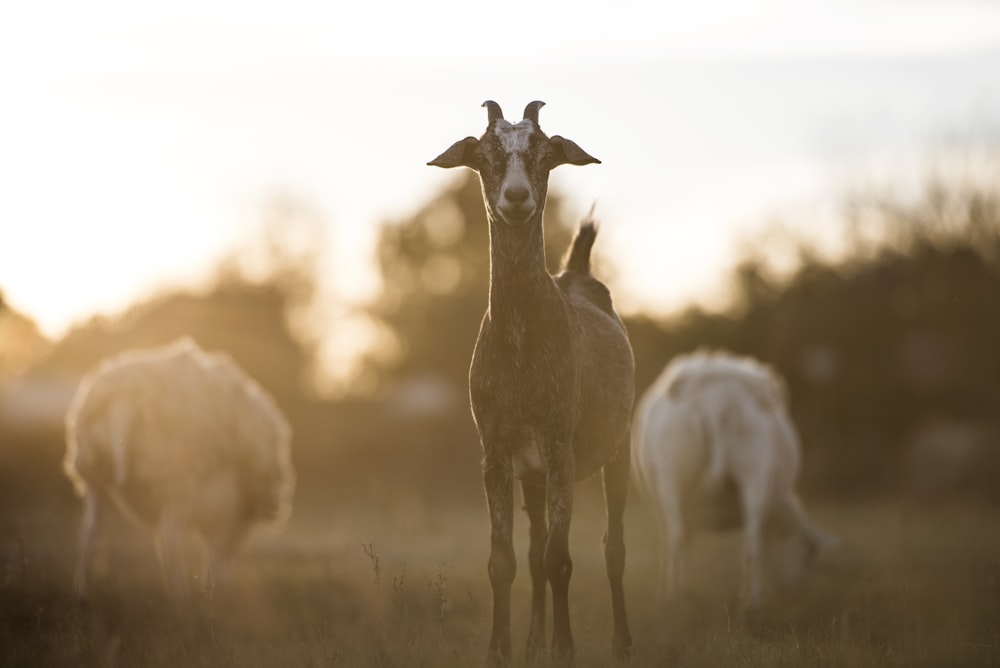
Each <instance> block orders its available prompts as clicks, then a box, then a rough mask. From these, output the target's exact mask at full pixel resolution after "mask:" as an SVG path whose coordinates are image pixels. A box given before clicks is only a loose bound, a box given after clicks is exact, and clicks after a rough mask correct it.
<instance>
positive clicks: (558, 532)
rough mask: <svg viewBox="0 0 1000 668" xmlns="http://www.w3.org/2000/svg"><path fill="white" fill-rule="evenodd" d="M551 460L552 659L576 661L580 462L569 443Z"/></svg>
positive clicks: (548, 562)
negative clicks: (573, 598) (573, 547)
mask: <svg viewBox="0 0 1000 668" xmlns="http://www.w3.org/2000/svg"><path fill="white" fill-rule="evenodd" d="M553 449H554V450H555V452H554V453H552V455H550V457H549V462H548V466H549V468H548V475H547V480H546V489H545V491H546V501H547V503H548V512H549V539H548V542H547V544H546V546H545V575H546V576H547V577H548V580H549V586H551V587H552V656H553V658H556V659H565V660H566V662H567V663H569V664H572V662H573V633H572V631H571V630H570V624H569V580H570V576H571V575H572V574H573V560H572V559H571V558H570V555H569V525H570V520H571V519H572V517H573V486H574V483H575V481H576V476H575V473H576V462H575V460H574V455H573V451H572V449H571V447H570V446H569V444H568V443H557V444H556V447H555V448H553Z"/></svg>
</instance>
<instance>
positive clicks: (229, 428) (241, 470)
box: [63, 338, 295, 595]
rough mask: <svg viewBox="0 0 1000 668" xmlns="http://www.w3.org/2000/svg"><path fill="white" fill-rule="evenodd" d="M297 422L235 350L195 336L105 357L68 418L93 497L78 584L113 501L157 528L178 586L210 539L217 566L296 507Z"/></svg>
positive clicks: (82, 585)
mask: <svg viewBox="0 0 1000 668" xmlns="http://www.w3.org/2000/svg"><path fill="white" fill-rule="evenodd" d="M290 444H291V429H290V428H289V426H288V423H287V421H286V420H285V418H284V416H283V415H282V413H281V411H280V410H279V409H278V408H277V406H276V405H275V404H274V402H273V401H272V399H271V398H270V397H269V396H268V395H267V394H266V393H265V392H264V390H263V389H261V387H260V386H259V385H258V384H257V383H256V382H254V381H253V380H252V379H251V378H249V377H248V376H247V375H246V374H245V373H244V372H243V371H242V370H241V369H240V368H239V367H238V366H237V365H236V364H235V362H233V361H232V360H231V359H230V358H229V357H227V356H225V355H221V354H210V353H206V352H204V351H202V350H201V349H200V348H199V347H198V346H197V345H196V344H195V343H194V342H193V341H192V340H191V339H188V338H184V339H180V340H178V341H175V342H174V343H172V344H170V345H167V346H163V347H160V348H152V349H148V350H135V351H129V352H125V353H122V354H120V355H117V356H114V357H111V358H109V359H106V360H104V361H103V362H102V363H101V364H100V365H99V366H98V367H97V368H96V369H95V370H94V371H92V372H91V373H90V374H88V375H87V376H86V377H85V378H84V379H83V380H82V381H81V383H80V386H79V389H78V390H77V393H76V396H75V397H74V399H73V402H72V404H71V406H70V409H69V412H68V414H67V416H66V445H67V448H66V457H65V459H64V462H63V468H64V470H65V472H66V475H67V476H68V477H69V478H70V480H71V481H72V483H73V487H74V489H75V490H76V492H77V494H78V495H80V496H81V497H82V498H83V500H84V520H83V527H82V529H81V536H80V544H81V550H80V561H79V567H78V571H77V590H78V593H79V594H81V595H82V594H84V593H85V589H86V586H87V579H88V571H89V567H90V564H89V562H90V559H91V557H92V553H93V541H94V537H95V533H96V532H97V530H98V524H99V519H100V514H101V511H102V509H103V506H104V505H105V502H106V500H107V499H113V500H114V501H115V502H116V504H117V505H118V506H119V507H120V508H121V510H122V511H123V513H124V514H126V516H127V517H129V518H130V519H132V520H134V521H136V522H137V523H139V524H141V525H144V526H148V527H151V528H153V529H154V530H155V532H156V537H157V548H158V553H159V555H160V558H161V565H162V566H163V569H164V574H165V576H166V577H167V580H168V584H169V585H170V587H171V588H172V589H184V587H185V585H184V583H183V581H182V578H183V574H182V572H181V567H180V564H179V563H178V562H179V560H180V556H179V552H180V550H181V545H180V541H181V539H182V538H183V534H184V533H186V532H187V531H188V530H192V529H193V530H195V531H196V532H197V533H199V534H201V536H202V538H203V539H204V541H205V543H206V545H207V546H208V550H209V557H208V561H207V565H208V569H209V570H217V568H218V567H219V566H221V564H222V562H224V561H225V559H226V558H227V557H228V556H229V554H230V553H231V552H232V551H233V550H234V549H235V548H236V547H237V545H238V544H239V542H240V541H241V539H242V538H243V536H244V534H245V533H246V531H247V529H248V528H249V527H250V526H251V525H252V524H254V523H256V522H261V521H265V522H272V523H274V524H275V525H276V526H280V525H281V524H283V523H284V521H285V520H286V519H287V517H288V515H289V514H290V512H291V501H292V492H293V490H294V486H295V475H294V472H293V470H292V464H291V452H290Z"/></svg>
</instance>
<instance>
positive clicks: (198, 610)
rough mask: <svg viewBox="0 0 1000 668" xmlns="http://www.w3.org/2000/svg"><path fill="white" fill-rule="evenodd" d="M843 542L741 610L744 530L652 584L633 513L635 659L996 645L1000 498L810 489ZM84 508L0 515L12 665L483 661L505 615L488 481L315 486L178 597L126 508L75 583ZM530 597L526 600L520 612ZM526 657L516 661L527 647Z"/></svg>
mask: <svg viewBox="0 0 1000 668" xmlns="http://www.w3.org/2000/svg"><path fill="white" fill-rule="evenodd" d="M597 491H598V490H597V489H596V487H595V485H589V486H588V485H585V486H584V488H583V489H582V490H581V493H580V494H579V495H578V504H577V505H578V507H577V514H576V516H575V517H574V520H573V530H572V546H571V547H572V553H573V559H574V572H573V579H572V584H571V589H570V605H571V618H572V623H573V630H574V635H575V638H576V642H577V665H578V666H582V667H586V666H607V665H612V664H613V663H614V662H613V660H612V658H611V653H610V637H611V631H610V629H611V611H610V602H609V594H608V587H607V581H606V578H605V575H604V564H603V556H602V549H601V546H600V538H601V533H602V531H603V517H602V512H601V506H600V503H599V502H598V497H599V494H598V493H597ZM809 506H810V509H811V511H812V513H813V515H814V516H815V518H816V519H817V521H818V522H819V523H820V524H821V525H822V526H824V527H825V528H827V529H829V530H831V531H833V532H835V533H837V534H838V535H839V536H840V538H841V540H842V545H841V546H840V547H839V548H837V549H835V550H832V551H830V552H827V553H824V554H823V555H822V556H821V558H820V559H819V561H818V563H817V565H816V568H815V570H814V571H813V573H812V575H811V577H810V578H809V579H808V580H806V581H805V582H804V583H803V584H802V585H801V586H800V587H799V588H797V589H795V590H792V591H786V592H784V593H782V594H780V595H777V596H773V597H772V598H771V600H770V601H769V603H768V605H767V607H766V608H765V610H764V612H763V613H762V615H761V616H760V618H759V619H758V620H755V622H754V623H749V624H747V623H745V621H744V620H743V619H742V618H741V616H740V615H739V614H738V610H739V606H738V598H737V590H738V584H739V565H740V559H739V542H738V536H737V535H736V534H728V535H718V536H707V537H704V538H703V539H699V540H698V542H697V543H696V545H695V547H694V552H693V554H692V558H691V565H690V576H691V577H690V578H689V579H690V582H689V586H688V587H687V590H686V591H684V592H682V593H681V594H680V595H678V596H677V597H676V598H674V599H672V600H670V601H668V602H667V603H666V604H662V605H661V604H658V602H657V601H656V599H655V597H654V586H653V576H654V574H655V572H656V555H655V546H656V540H655V536H654V534H653V525H652V522H651V520H650V517H649V515H648V513H647V512H646V510H645V509H644V508H643V507H642V505H641V502H639V501H638V500H637V499H636V498H635V497H633V498H632V499H631V507H630V510H629V511H628V513H627V518H626V519H627V525H626V532H627V533H626V544H627V549H628V565H627V569H626V574H625V575H626V592H627V597H628V605H629V616H630V621H631V625H632V633H633V636H634V638H635V655H634V658H633V661H632V663H631V665H632V666H665V665H669V666H806V667H808V666H866V665H870V666H956V665H962V666H977V665H981V666H990V665H992V666H995V665H1000V531H998V528H1000V510H998V509H996V508H991V507H986V506H981V505H973V504H958V503H948V504H937V505H919V506H916V505H913V506H907V505H905V504H902V503H899V502H897V501H895V500H893V499H879V500H870V501H860V500H854V501H852V502H850V503H835V502H833V501H825V502H822V503H819V502H812V503H809ZM76 515H77V512H76V509H72V511H71V510H70V509H69V508H66V507H64V506H59V505H58V504H56V505H53V507H50V508H47V507H46V506H45V505H44V504H38V505H37V506H35V507H28V508H20V509H18V510H17V511H12V512H8V513H7V514H5V515H2V516H0V529H2V532H0V539H2V540H3V543H2V544H0V665H2V666H29V665H32V666H35V665H46V666H62V665H67V666H68V665H73V666H177V665H185V666H226V665H232V666H272V665H273V666H428V667H430V666H434V667H437V666H469V665H482V664H483V662H484V659H485V654H486V646H487V643H488V638H489V625H490V590H489V582H488V578H487V574H486V557H487V552H488V535H489V534H488V526H487V520H486V512H485V508H484V504H483V503H482V502H481V501H478V502H469V501H466V502H464V503H456V504H454V506H453V507H450V508H442V507H426V506H424V505H422V504H421V503H420V501H419V498H418V497H413V498H410V499H408V500H407V501H406V502H405V503H400V504H397V505H395V506H394V505H393V504H388V505H385V506H382V507H369V508H367V509H365V508H358V507H352V506H351V505H350V504H348V503H345V502H344V501H342V500H341V501H338V502H337V503H336V504H334V503H333V502H332V501H331V500H324V499H323V498H322V496H321V495H316V496H314V497H313V498H311V499H310V498H305V497H303V498H301V499H299V503H298V505H297V507H296V510H295V514H294V516H293V520H292V522H291V524H290V525H289V527H288V529H287V531H286V532H285V533H284V534H282V535H272V534H269V533H267V532H265V531H260V532H257V533H256V534H254V536H253V538H252V539H251V540H250V541H249V543H248V544H247V545H246V546H245V549H244V550H243V551H242V552H241V554H240V555H239V557H238V558H237V560H236V561H235V562H234V564H233V567H232V571H231V573H230V574H229V578H228V579H227V581H225V582H223V583H221V584H219V585H218V586H216V587H214V588H211V589H205V588H196V589H195V593H194V594H193V595H192V596H191V598H190V599H189V600H182V601H174V600H171V599H169V598H167V597H166V595H165V594H164V593H163V591H162V587H161V584H160V582H159V580H158V575H157V570H156V568H155V563H154V561H153V557H152V549H151V547H150V546H149V544H148V542H147V540H146V537H145V536H143V535H141V534H139V533H138V532H136V531H135V530H134V529H132V528H131V527H129V526H127V525H117V526H116V528H117V529H120V530H121V531H119V532H118V534H117V536H118V537H116V538H114V539H111V540H109V541H108V543H107V548H106V551H105V552H106V554H105V556H104V558H102V559H101V560H100V561H99V563H98V573H97V578H96V581H95V584H96V591H95V593H94V595H93V596H92V597H91V598H90V599H89V600H88V601H86V602H84V603H82V604H81V603H77V602H76V601H75V599H74V597H73V595H72V591H71V580H72V578H71V574H72V569H73V563H74V559H75V544H74V543H75V525H76V522H77V517H76ZM518 520H519V521H518V524H517V526H516V530H517V533H516V549H517V553H518V559H519V562H518V574H517V579H516V581H515V587H514V594H513V596H514V601H513V607H514V611H515V613H516V614H515V618H514V620H513V636H514V647H515V653H516V654H517V655H520V652H521V651H522V650H523V646H524V642H525V639H526V636H527V618H528V615H527V612H528V606H529V602H528V577H527V563H526V556H525V552H526V549H527V528H526V521H524V518H523V517H519V518H518ZM517 613H521V614H517ZM514 665H521V660H520V658H518V660H516V661H515V662H514Z"/></svg>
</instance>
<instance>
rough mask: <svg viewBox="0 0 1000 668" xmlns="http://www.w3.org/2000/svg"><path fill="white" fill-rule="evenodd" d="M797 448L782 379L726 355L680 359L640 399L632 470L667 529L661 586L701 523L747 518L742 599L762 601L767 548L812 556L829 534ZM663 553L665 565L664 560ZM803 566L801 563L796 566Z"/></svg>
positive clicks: (664, 590) (680, 573) (679, 570)
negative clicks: (815, 516) (810, 506)
mask: <svg viewBox="0 0 1000 668" xmlns="http://www.w3.org/2000/svg"><path fill="white" fill-rule="evenodd" d="M800 456H801V455H800V450H799V441H798V436H797V435H796V432H795V427H794V426H793V425H792V422H791V420H790V419H789V417H788V413H787V409H786V406H785V388H784V383H783V382H782V380H781V379H780V378H779V377H778V376H777V374H775V372H773V371H771V370H770V369H769V368H767V367H766V366H764V365H763V364H760V363H759V362H757V361H755V360H752V359H748V358H741V357H737V356H735V355H731V354H727V353H720V352H716V353H706V352H697V353H693V354H689V355H682V356H680V357H677V358H675V359H674V360H673V361H672V362H671V363H670V364H669V365H668V366H667V367H666V369H664V371H663V373H662V374H661V375H660V377H659V378H658V379H657V380H656V381H655V382H654V383H653V385H652V386H651V387H650V388H649V389H648V390H647V391H646V393H645V394H644V395H643V396H642V398H641V399H640V401H639V404H638V408H637V410H636V414H635V419H634V424H633V429H632V462H633V477H634V479H635V481H636V483H637V486H638V487H639V489H640V491H641V492H642V493H643V495H644V496H645V498H646V500H647V502H648V503H649V504H650V505H651V506H652V512H653V513H654V514H655V515H656V518H657V521H658V523H659V529H660V532H661V541H662V544H663V547H664V552H665V554H663V553H661V563H660V582H659V589H660V593H661V594H669V593H672V592H674V591H676V589H677V588H678V586H679V585H680V584H681V582H682V580H683V577H684V566H685V552H686V550H687V547H688V544H689V542H690V538H691V534H692V532H693V530H694V529H695V528H698V527H700V528H714V529H721V528H735V527H736V526H739V525H740V524H742V527H743V532H744V549H745V560H746V562H745V567H744V570H743V587H744V591H745V594H746V604H747V605H748V607H749V608H751V609H756V608H758V607H759V606H760V603H761V593H762V587H763V585H762V579H763V569H764V557H765V555H764V554H763V552H764V550H765V549H766V550H768V555H767V558H768V559H771V558H772V557H776V556H778V555H776V554H773V553H772V552H771V550H770V548H772V547H775V546H777V545H778V543H779V542H783V541H787V540H792V541H794V542H795V543H798V546H799V547H800V548H804V549H803V550H801V552H800V554H801V555H802V556H803V557H804V558H803V559H801V560H800V562H799V564H797V565H798V566H801V565H802V564H803V563H805V562H806V561H811V560H812V558H813V557H814V556H815V554H816V552H817V550H818V548H819V547H821V546H824V545H827V544H831V543H832V542H833V541H834V539H833V538H832V536H829V535H828V534H826V533H824V532H822V531H820V530H819V529H817V528H816V527H814V526H813V524H812V522H810V520H809V518H808V517H807V515H806V513H805V511H804V509H803V507H802V504H801V502H800V501H799V497H798V495H797V494H796V493H795V489H794V487H795V482H796V479H797V478H798V473H799V460H800ZM664 559H665V561H666V563H665V564H664V563H663V560H664ZM799 570H801V569H799Z"/></svg>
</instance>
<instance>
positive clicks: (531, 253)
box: [489, 213, 556, 324]
mask: <svg viewBox="0 0 1000 668" xmlns="http://www.w3.org/2000/svg"><path fill="white" fill-rule="evenodd" d="M489 225H490V304H489V309H490V317H491V319H492V320H493V321H494V323H497V321H498V320H499V321H502V320H503V319H504V318H505V317H507V316H510V315H512V314H517V313H523V312H524V311H525V310H526V309H531V308H532V307H534V306H537V305H538V304H539V303H540V302H544V300H545V299H546V298H547V296H548V295H549V294H550V292H551V291H553V290H555V289H556V288H555V285H554V283H553V282H552V277H551V276H549V273H548V270H547V269H546V268H545V233H544V232H543V230H542V221H541V214H540V213H539V216H538V219H537V220H532V221H529V222H528V223H526V224H525V225H523V226H521V227H510V226H509V225H507V224H505V223H503V222H501V221H499V220H495V219H494V218H493V217H492V216H491V217H490V221H489ZM498 324H499V323H498Z"/></svg>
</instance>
